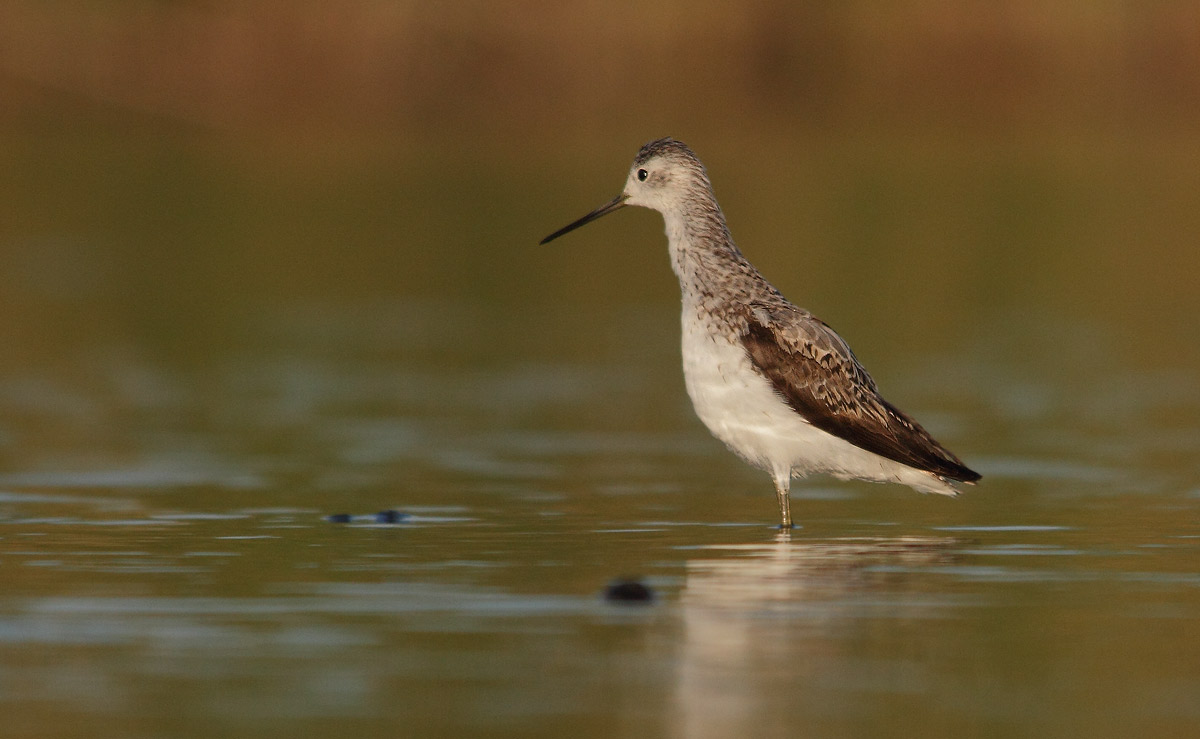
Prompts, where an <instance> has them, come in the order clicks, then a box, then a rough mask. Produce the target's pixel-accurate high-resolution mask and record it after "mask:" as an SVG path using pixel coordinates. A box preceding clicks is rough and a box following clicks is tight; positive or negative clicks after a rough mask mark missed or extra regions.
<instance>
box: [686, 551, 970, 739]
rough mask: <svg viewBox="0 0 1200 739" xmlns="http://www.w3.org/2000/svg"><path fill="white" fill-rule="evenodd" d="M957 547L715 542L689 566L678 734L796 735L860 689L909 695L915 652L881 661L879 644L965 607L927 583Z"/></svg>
mask: <svg viewBox="0 0 1200 739" xmlns="http://www.w3.org/2000/svg"><path fill="white" fill-rule="evenodd" d="M961 544H962V542H960V541H958V540H956V539H949V538H931V537H911V536H906V537H895V538H875V537H870V538H842V539H824V540H804V539H801V538H796V539H793V538H792V537H791V536H790V535H789V533H787V532H781V533H780V534H779V535H778V536H777V537H776V539H775V540H774V541H772V542H769V543H763V544H738V545H729V546H714V547H707V548H706V549H705V551H707V552H711V554H712V556H711V557H700V558H696V559H693V560H691V561H689V562H688V563H687V568H686V576H685V578H686V579H685V583H684V587H683V589H682V591H681V593H680V606H681V619H682V624H681V629H682V638H681V639H680V642H679V643H680V649H681V650H682V651H681V653H680V654H679V658H678V660H677V665H678V674H677V676H676V678H677V679H676V684H675V689H676V708H677V710H678V714H677V717H676V721H677V723H676V724H675V725H676V727H677V728H679V729H681V733H682V735H683V736H738V735H739V732H740V729H739V727H746V726H755V727H758V728H760V729H765V730H766V731H765V733H764V732H763V731H758V730H756V734H758V735H760V736H762V735H775V734H776V733H778V735H780V736H784V735H791V734H790V732H789V726H790V727H791V728H793V729H794V728H795V723H794V720H795V719H796V718H797V711H798V710H801V709H806V710H809V711H812V712H822V711H833V712H838V711H845V710H853V705H852V701H851V702H850V704H847V705H837V704H838V703H839V702H840V701H848V700H849V698H851V697H852V695H853V694H854V693H855V692H858V691H861V690H893V689H895V690H904V689H911V688H913V686H912V685H911V683H913V682H914V681H916V682H919V681H920V676H919V675H918V674H916V673H917V672H919V666H917V668H916V669H914V666H913V664H912V660H911V656H910V655H905V654H895V655H892V656H890V657H889V656H884V657H882V658H881V657H880V653H881V649H883V648H884V646H886V645H887V644H890V643H891V637H890V636H887V635H888V634H891V635H893V636H894V634H895V630H896V629H903V628H904V624H906V623H911V622H912V621H913V620H914V619H920V620H924V619H929V618H941V617H946V616H948V615H950V613H949V612H950V611H952V610H953V609H954V608H957V607H960V606H961V605H962V601H956V600H955V599H954V598H952V597H950V596H948V595H947V594H945V593H938V592H936V591H931V590H930V589H929V588H928V586H927V583H928V580H927V578H921V577H919V573H921V571H922V570H923V569H924V568H926V567H929V566H934V565H944V564H946V563H948V562H950V561H952V560H953V559H954V558H955V556H956V555H955V552H956V551H957V550H958V549H959V547H960V546H961ZM922 583H924V585H923V584H922ZM881 642H882V645H881ZM892 683H895V685H893V684H892ZM906 685H907V688H906V687H905V686H906Z"/></svg>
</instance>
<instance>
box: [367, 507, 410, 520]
mask: <svg viewBox="0 0 1200 739" xmlns="http://www.w3.org/2000/svg"><path fill="white" fill-rule="evenodd" d="M409 518H410V516H409V515H408V514H407V513H405V512H403V511H397V510H395V509H389V510H386V511H380V512H379V513H376V514H375V523H400V522H402V521H407V520H408V519H409Z"/></svg>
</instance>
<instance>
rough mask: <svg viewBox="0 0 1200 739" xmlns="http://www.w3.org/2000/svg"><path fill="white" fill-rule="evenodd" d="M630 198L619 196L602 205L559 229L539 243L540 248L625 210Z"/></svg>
mask: <svg viewBox="0 0 1200 739" xmlns="http://www.w3.org/2000/svg"><path fill="white" fill-rule="evenodd" d="M628 197H629V196H628V195H618V196H617V197H615V198H613V199H612V202H608V203H605V204H604V205H601V206H600V207H599V208H597V209H595V210H593V211H592V212H591V213H588V214H587V215H586V216H584V217H583V218H580V219H579V220H578V221H575V222H574V223H569V224H567V225H566V226H563V227H562V228H560V229H558V230H557V231H555V232H554V233H552V234H550V235H549V236H547V237H546V238H544V239H542V240H541V241H539V242H538V246H541V245H542V244H549V243H550V242H551V241H554V240H555V239H557V238H558V237H559V236H562V235H563V234H565V233H569V232H571V231H574V230H575V229H577V228H579V227H580V226H586V225H587V224H589V223H591V222H592V221H594V220H596V219H597V218H599V217H600V216H606V215H608V214H609V213H612V212H613V211H615V210H620V209H622V208H624V207H625V200H626V198H628Z"/></svg>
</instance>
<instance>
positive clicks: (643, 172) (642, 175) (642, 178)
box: [637, 169, 650, 182]
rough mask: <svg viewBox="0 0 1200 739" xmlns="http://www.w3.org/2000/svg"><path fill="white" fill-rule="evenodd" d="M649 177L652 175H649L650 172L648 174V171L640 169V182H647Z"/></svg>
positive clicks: (638, 176)
mask: <svg viewBox="0 0 1200 739" xmlns="http://www.w3.org/2000/svg"><path fill="white" fill-rule="evenodd" d="M649 176H650V173H649V172H647V171H646V170H644V169H639V170H638V171H637V178H638V182H645V181H646V178H647V177H649Z"/></svg>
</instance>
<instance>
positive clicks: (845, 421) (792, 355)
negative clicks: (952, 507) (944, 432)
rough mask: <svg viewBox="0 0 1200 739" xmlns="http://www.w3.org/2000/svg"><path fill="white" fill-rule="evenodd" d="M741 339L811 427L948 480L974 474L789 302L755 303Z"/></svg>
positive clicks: (827, 331)
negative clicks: (784, 305) (883, 394)
mask: <svg viewBox="0 0 1200 739" xmlns="http://www.w3.org/2000/svg"><path fill="white" fill-rule="evenodd" d="M742 343H743V344H744V345H745V347H746V352H747V354H748V355H749V356H750V361H751V362H753V364H754V366H755V367H756V368H757V369H758V371H759V372H761V373H762V374H763V376H764V377H766V378H767V380H769V381H770V383H771V385H772V386H773V387H774V388H775V390H776V391H777V392H778V393H779V394H780V395H781V396H783V398H784V399H785V400H786V401H787V402H788V404H789V405H790V406H791V407H792V408H793V409H794V410H795V411H796V412H797V413H799V414H800V415H802V416H804V418H806V419H807V420H808V421H809V422H810V423H811V424H812V425H814V426H816V427H817V428H819V429H821V430H822V431H825V432H827V433H830V434H833V435H834V436H837V437H839V438H841V439H845V440H846V441H848V442H850V443H851V444H854V445H855V446H857V447H859V448H862V449H865V450H867V451H869V452H873V453H875V454H878V455H880V456H881V457H886V458H887V459H891V460H894V461H896V462H900V463H902V464H906V465H908V466H910V467H915V468H916V469H919V470H926V471H928V472H932V473H934V474H936V475H940V476H941V477H944V478H947V479H949V480H957V481H959V482H974V481H976V480H978V479H979V477H980V476H979V474H978V473H976V472H974V471H973V470H970V469H968V468H967V467H966V466H965V465H963V463H962V462H961V461H959V459H958V458H957V457H955V456H954V455H953V454H951V453H950V452H949V451H948V450H947V449H946V448H945V447H943V446H942V445H941V444H938V443H937V441H935V440H934V439H933V437H932V436H930V435H929V433H928V432H927V431H925V429H923V428H921V426H920V424H918V423H917V422H916V421H914V420H913V419H911V418H909V417H908V416H907V415H905V414H904V413H903V412H902V411H900V410H899V409H897V408H896V407H894V406H893V405H892V404H890V403H888V402H887V401H886V400H884V399H883V398H882V397H880V395H879V391H878V390H877V389H876V387H875V381H874V380H872V379H871V376H870V375H868V374H867V371H866V370H864V369H863V368H862V365H860V364H859V363H858V360H857V359H855V358H854V354H853V353H852V352H851V351H850V347H848V346H847V345H846V342H845V341H843V340H842V338H841V337H840V336H838V335H837V334H836V333H835V332H834V331H833V329H831V328H829V326H827V325H825V324H824V323H822V322H821V321H819V320H818V319H816V318H815V317H813V316H812V315H811V314H809V313H807V312H804V311H801V310H800V309H798V308H794V307H791V306H788V307H787V308H782V307H778V306H770V307H768V306H758V307H755V308H754V310H753V313H752V315H751V317H750V319H749V322H748V325H747V329H746V332H745V333H744V334H743V336H742Z"/></svg>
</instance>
